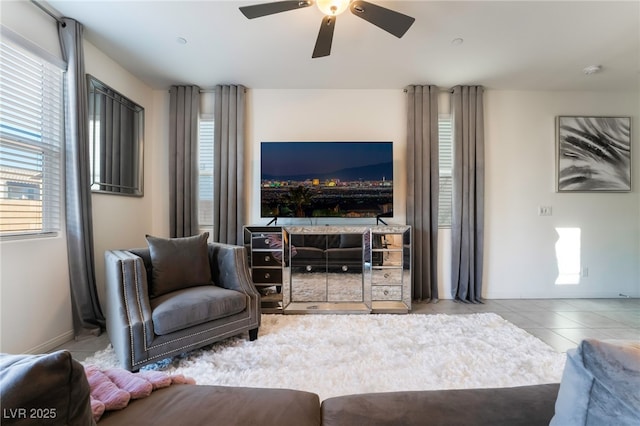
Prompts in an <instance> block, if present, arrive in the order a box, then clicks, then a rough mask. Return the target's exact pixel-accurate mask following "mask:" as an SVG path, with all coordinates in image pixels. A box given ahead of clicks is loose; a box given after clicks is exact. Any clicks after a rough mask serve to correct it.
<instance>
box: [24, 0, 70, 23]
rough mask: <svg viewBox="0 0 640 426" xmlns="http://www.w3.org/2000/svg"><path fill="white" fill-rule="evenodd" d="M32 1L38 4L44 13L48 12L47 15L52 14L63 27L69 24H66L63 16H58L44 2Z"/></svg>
mask: <svg viewBox="0 0 640 426" xmlns="http://www.w3.org/2000/svg"><path fill="white" fill-rule="evenodd" d="M31 3H33V4H34V5H36V6H37V7H38V8H39V9H40V10H42V11H43V12H44V13H46V14H47V15H49V16H51V17H52V18H53V19H55V20H56V22H58V23H59V24H60V25H62V26H63V27H65V26H66V25H67V24H65V22H64V21H63V20H62V18H60V17H59V16H56V15H55V14H54V13H53V12H51V11H50V10H49V9H47V8H46V7H44V6H43V5H42V4H40V2H39V1H37V0H31Z"/></svg>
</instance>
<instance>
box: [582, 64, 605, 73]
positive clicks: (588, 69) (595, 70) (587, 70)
mask: <svg viewBox="0 0 640 426" xmlns="http://www.w3.org/2000/svg"><path fill="white" fill-rule="evenodd" d="M600 71H602V66H601V65H589V66H586V67H584V69H583V70H582V72H583V73H584V74H585V75H591V74H595V73H598V72H600Z"/></svg>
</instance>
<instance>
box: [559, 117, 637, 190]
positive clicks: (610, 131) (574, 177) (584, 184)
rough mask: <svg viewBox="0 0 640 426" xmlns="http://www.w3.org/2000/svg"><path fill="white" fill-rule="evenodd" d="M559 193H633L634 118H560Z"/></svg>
mask: <svg viewBox="0 0 640 426" xmlns="http://www.w3.org/2000/svg"><path fill="white" fill-rule="evenodd" d="M556 130H557V141H556V161H557V162H556V185H557V186H556V189H557V191H558V192H628V191H631V117H585V116H559V117H557V118H556Z"/></svg>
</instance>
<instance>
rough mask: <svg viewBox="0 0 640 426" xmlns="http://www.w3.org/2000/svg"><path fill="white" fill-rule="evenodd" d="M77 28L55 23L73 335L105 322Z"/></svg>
mask: <svg viewBox="0 0 640 426" xmlns="http://www.w3.org/2000/svg"><path fill="white" fill-rule="evenodd" d="M82 33H83V27H82V24H80V23H79V22H77V21H75V20H73V19H69V18H63V19H62V22H58V36H59V39H60V48H61V50H62V55H63V57H64V60H65V61H66V63H67V72H66V86H65V88H66V91H67V96H66V99H67V108H66V111H67V114H66V120H65V160H66V162H65V175H66V176H65V200H66V201H65V202H66V204H65V221H66V231H67V252H68V256H69V280H70V285H71V306H72V317H73V331H74V334H75V336H76V337H80V336H83V335H99V334H100V332H101V330H102V329H103V328H104V326H105V320H104V315H103V314H102V309H101V308H100V301H99V300H98V292H97V289H96V277H95V270H94V265H95V264H94V252H93V219H92V214H91V189H90V182H91V179H90V169H89V115H88V108H87V81H86V79H85V70H84V51H83V45H82V42H83V39H82Z"/></svg>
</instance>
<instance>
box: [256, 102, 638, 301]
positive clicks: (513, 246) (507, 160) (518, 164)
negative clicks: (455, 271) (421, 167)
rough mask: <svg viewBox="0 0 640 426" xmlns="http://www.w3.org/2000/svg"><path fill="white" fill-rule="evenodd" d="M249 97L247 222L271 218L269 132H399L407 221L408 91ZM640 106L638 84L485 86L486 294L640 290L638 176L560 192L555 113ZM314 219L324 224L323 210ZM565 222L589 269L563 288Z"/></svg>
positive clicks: (445, 277) (275, 135)
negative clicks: (620, 187) (631, 88)
mask: <svg viewBox="0 0 640 426" xmlns="http://www.w3.org/2000/svg"><path fill="white" fill-rule="evenodd" d="M248 99H249V100H248V103H249V114H248V117H249V119H248V121H249V129H248V138H247V139H248V140H247V144H248V147H247V148H248V149H247V151H248V152H249V153H250V154H249V155H250V158H249V159H248V160H249V164H250V166H249V175H248V176H247V180H246V181H247V187H246V194H247V195H246V197H247V202H248V203H249V206H250V209H249V217H248V218H247V223H266V220H265V219H261V218H260V209H259V199H258V195H257V188H258V187H259V173H260V170H259V169H260V165H259V158H258V157H259V149H260V142H261V141H277V140H279V141H287V140H303V141H304V140H392V141H394V157H395V160H394V167H395V169H394V173H395V176H394V181H395V182H396V186H395V190H394V198H395V201H394V203H395V205H394V209H395V212H396V216H395V217H394V219H393V222H394V223H404V221H405V217H406V210H405V204H404V203H405V197H406V188H407V186H406V185H407V183H406V181H405V179H404V170H405V162H406V161H405V157H404V156H405V149H406V128H405V127H406V123H405V120H406V100H405V95H404V93H403V92H402V90H323V91H319V90H251V91H250V95H249V98H248ZM639 103H640V96H638V93H600V92H593V93H572V92H511V91H492V90H488V91H487V92H486V94H485V120H486V133H485V140H486V200H485V202H486V207H485V208H486V211H485V214H486V221H485V225H486V232H485V269H484V290H483V296H484V297H487V298H556V297H557V298H563V297H618V294H619V293H623V294H626V295H629V296H634V297H638V296H640V270H639V266H638V265H639V263H640V225H639V222H638V217H639V216H640V196H639V191H638V189H639V188H640V173H633V179H634V181H633V191H632V192H631V193H624V194H566V193H564V194H558V193H556V192H555V186H554V178H555V151H554V147H555V121H554V120H555V116H556V115H580V114H584V115H625V116H629V115H630V116H632V122H633V123H634V124H635V123H637V122H638V118H639V117H640V105H639ZM632 144H633V150H632V152H633V155H634V163H633V164H634V165H637V164H640V161H639V153H640V147H639V146H638V136H637V131H635V130H634V134H633V142H632ZM636 167H637V166H636ZM540 205H544V206H551V207H552V211H553V215H552V216H550V217H541V216H538V213H537V208H538V206H540ZM289 220H291V219H289ZM294 220H297V221H300V220H301V219H294ZM303 221H304V222H303V223H309V219H304V220H303ZM281 222H282V223H289V222H287V220H286V219H279V223H281ZM313 223H317V224H324V223H327V222H326V221H322V219H318V220H316V219H314V220H313ZM556 227H579V228H580V229H581V235H582V239H581V253H580V259H581V264H582V267H583V268H584V267H586V268H588V277H581V279H580V283H579V284H577V285H571V286H567V285H565V286H559V285H555V281H556V278H557V274H558V266H557V259H556V253H555V244H556V240H557V233H556V230H555V228H556ZM449 239H450V232H449V230H441V232H440V235H439V284H438V287H439V293H440V297H441V298H450V297H451V296H450V267H449V264H450V243H449Z"/></svg>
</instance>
